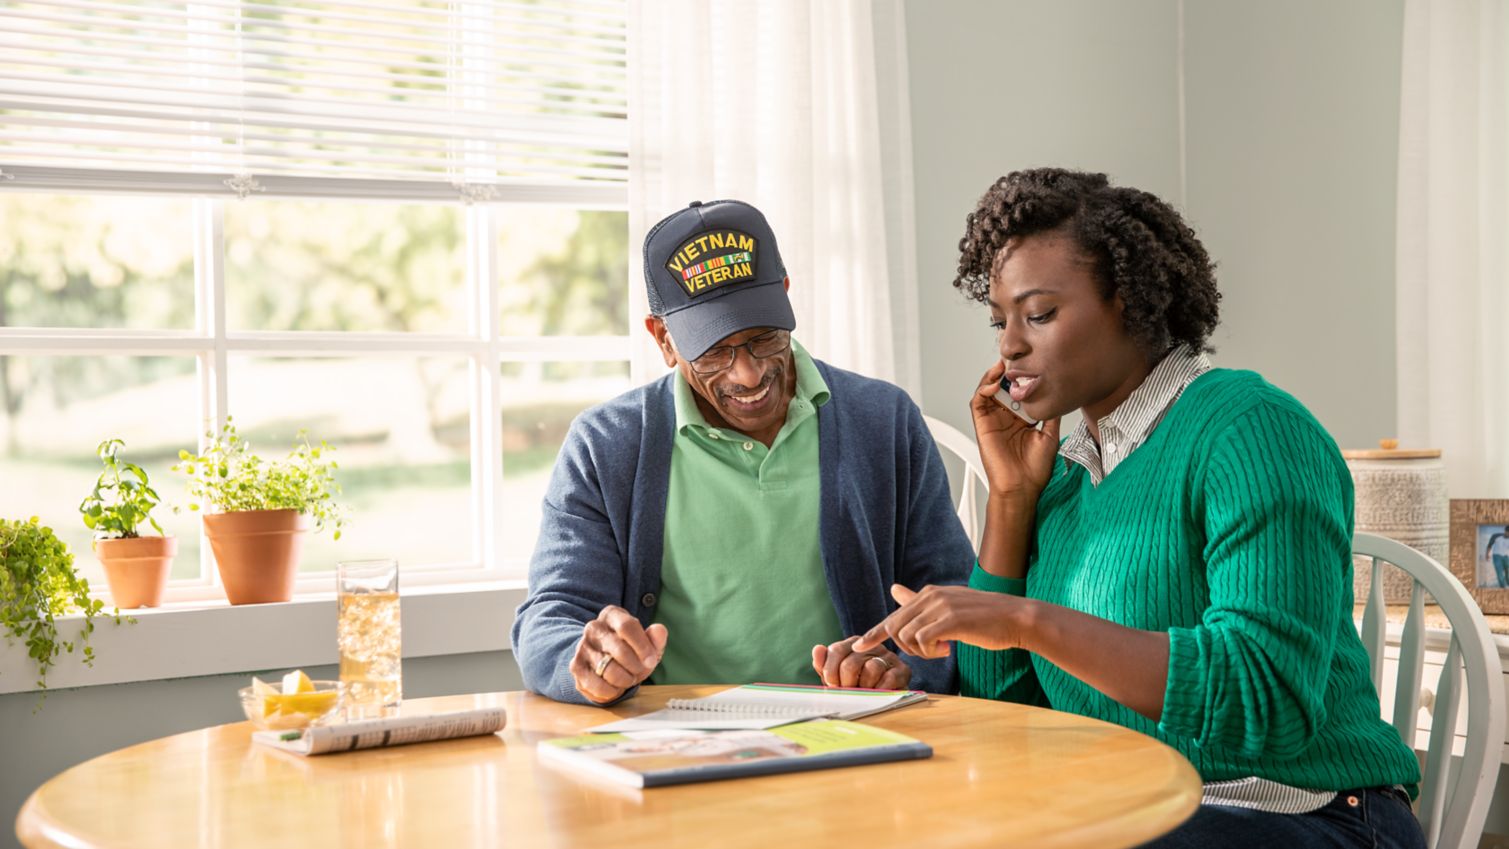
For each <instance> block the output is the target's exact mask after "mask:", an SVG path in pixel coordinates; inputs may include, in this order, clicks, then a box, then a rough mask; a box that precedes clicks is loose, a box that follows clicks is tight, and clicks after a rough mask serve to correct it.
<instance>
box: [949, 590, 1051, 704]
mask: <svg viewBox="0 0 1509 849" xmlns="http://www.w3.org/2000/svg"><path fill="white" fill-rule="evenodd" d="M969 587H970V589H974V590H980V591H982V592H992V593H1004V594H1006V595H1014V596H1023V595H1026V594H1027V582H1026V581H1025V580H1023V579H1021V578H1002V577H1000V576H998V575H992V574H990V573H989V572H987V571H985V570H984V569H981V568H980V564H979V563H976V564H975V569H974V572H973V573H971V574H970V576H969ZM954 655H955V657H956V658H957V659H958V661H959V695H961V696H971V697H973V698H977V699H995V700H996V701H1001V702H1019V703H1021V704H1028V705H1038V706H1041V707H1047V706H1048V697H1047V695H1046V694H1045V693H1044V692H1043V688H1042V686H1041V685H1039V684H1038V680H1037V672H1036V671H1035V670H1034V669H1033V668H1032V655H1031V654H1030V653H1029V652H1027V651H1026V650H1025V649H1006V650H1004V651H992V650H990V649H982V648H980V647H978V646H972V645H970V644H968V643H955V644H954Z"/></svg>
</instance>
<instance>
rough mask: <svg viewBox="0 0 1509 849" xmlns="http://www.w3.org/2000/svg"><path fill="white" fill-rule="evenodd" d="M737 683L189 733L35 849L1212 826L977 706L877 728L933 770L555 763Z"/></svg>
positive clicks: (409, 707) (1152, 783) (1035, 729)
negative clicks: (402, 733) (472, 712)
mask: <svg viewBox="0 0 1509 849" xmlns="http://www.w3.org/2000/svg"><path fill="white" fill-rule="evenodd" d="M720 689H724V688H723V687H721V686H716V687H715V686H674V687H673V686H664V687H644V688H642V689H641V690H640V692H639V693H638V694H637V695H636V696H635V697H634V698H632V699H629V700H626V701H624V702H622V703H620V704H618V705H615V706H613V707H611V708H606V709H605V708H599V707H585V706H581V705H567V704H560V703H558V702H553V701H550V700H549V699H546V698H544V697H541V696H537V695H534V694H532V693H523V692H509V693H486V694H480V695H466V696H446V697H440V698H430V699H417V700H410V701H408V702H405V704H404V706H403V708H402V710H403V711H405V712H414V713H427V712H435V711H443V710H455V709H462V708H471V707H484V706H496V705H501V706H503V707H504V708H505V709H506V710H507V712H508V725H507V728H506V729H505V730H503V731H501V732H499V733H497V734H493V735H488V736H485V737H471V738H466V739H459V740H446V741H440V742H433V743H423V744H416V745H409V746H398V747H393V748H386V749H369V750H364V751H357V752H349V753H342V754H331V755H323V756H316V757H307V758H306V757H301V756H298V755H294V754H291V753H288V752H283V751H279V750H275V749H272V748H269V747H266V746H263V745H260V744H256V743H253V742H252V740H251V732H252V731H253V729H252V727H251V725H250V724H249V723H245V722H241V723H235V724H231V725H220V726H216V727H213V728H205V729H201V730H198V731H189V732H186V733H183V734H176V735H173V736H171V737H164V738H161V739H158V740H152V741H149V742H146V743H142V744H140V745H136V746H131V747H128V748H124V749H120V750H118V751H115V752H111V753H109V754H106V755H103V756H100V757H97V758H95V759H93V760H90V761H87V762H85V763H82V764H80V765H78V766H75V767H73V768H72V769H69V770H67V771H65V772H63V773H61V774H59V775H57V776H56V777H54V778H52V779H51V780H49V781H48V782H47V783H45V784H43V785H42V786H41V787H40V788H38V789H37V791H36V792H35V793H33V794H32V795H31V797H30V798H29V799H28V800H27V801H26V803H25V805H23V806H22V808H21V812H20V815H19V816H18V818H17V821H16V833H17V836H18V837H19V838H20V840H21V843H22V844H23V845H24V846H27V847H30V849H40V847H69V849H89V848H90V847H99V849H114V847H154V849H162V847H207V849H208V847H226V848H227V849H230V847H253V846H255V847H262V848H263V849H303V848H304V847H310V849H350V848H352V847H363V849H370V848H371V847H396V846H419V847H447V849H449V847H535V846H539V847H576V846H581V847H610V846H611V847H688V849H709V847H711V848H712V849H733V847H745V846H750V847H753V846H759V847H778V849H797V847H809V846H812V847H816V846H824V847H827V846H865V847H870V848H871V849H884V847H903V846H905V847H976V846H991V847H1005V846H1033V847H1087V849H1088V847H1094V849H1116V847H1131V846H1136V845H1138V844H1140V843H1142V842H1144V841H1146V840H1149V839H1151V838H1153V837H1156V836H1158V835H1161V834H1164V833H1166V832H1168V831H1170V830H1171V829H1173V828H1174V827H1175V826H1177V825H1178V824H1179V823H1180V822H1182V821H1183V820H1184V819H1185V818H1186V817H1188V816H1189V815H1190V814H1191V813H1193V812H1194V810H1195V808H1196V806H1197V805H1198V804H1199V801H1200V778H1199V776H1198V774H1196V772H1195V770H1194V768H1193V767H1192V766H1190V764H1189V762H1188V761H1187V760H1186V759H1185V758H1184V757H1182V756H1181V755H1180V754H1179V753H1178V752H1176V751H1175V750H1173V749H1172V748H1169V747H1168V746H1166V745H1164V744H1163V743H1160V742H1158V741H1156V740H1154V739H1152V738H1150V737H1147V736H1145V735H1142V734H1139V733H1136V732H1134V731H1130V730H1128V729H1125V728H1122V727H1120V726H1117V725H1111V724H1108V723H1105V722H1100V721H1097V720H1093V719H1086V718H1084V717H1080V716H1074V715H1072V714H1067V713H1060V712H1057V711H1052V710H1046V709H1042V708H1034V707H1028V706H1024V705H1015V704H1006V703H1001V702H992V701H984V700H979V699H968V698H961V697H958V696H931V697H929V698H928V700H927V701H926V702H923V703H920V704H915V705H911V706H908V707H903V708H898V709H895V710H892V711H889V712H886V713H882V714H877V715H874V716H870V717H866V718H865V719H864V720H862V721H864V722H867V723H873V724H874V725H877V726H880V727H883V728H888V729H891V730H893V731H898V732H901V733H902V734H906V735H909V736H911V737H915V738H917V739H918V740H921V741H923V742H925V743H927V744H929V745H930V746H932V748H933V752H934V754H933V756H932V757H931V758H927V759H924V760H914V761H898V762H892V763H880V764H872V765H867V766H854V767H844V768H837V769H826V770H820V771H814V772H802V773H790V774H784V775H772V776H760V777H746V778H738V779H732V780H724V781H710V782H705V783H698V784H686V785H678V786H672V787H657V788H652V789H644V790H639V789H627V788H620V787H617V786H614V785H612V784H606V783H604V782H602V781H600V780H591V779H588V778H585V777H584V776H581V775H579V774H576V773H574V772H572V771H571V770H570V769H566V768H563V767H560V766H558V765H556V764H552V763H541V762H540V760H539V759H538V758H537V757H536V751H535V746H536V744H537V743H538V742H539V741H541V740H545V739H549V738H551V737H559V736H566V735H574V734H577V733H580V732H581V731H582V730H583V729H585V728H588V727H589V726H593V725H597V724H600V723H603V722H608V721H611V720H612V719H614V718H620V717H629V716H634V715H637V714H641V713H645V712H648V711H650V710H654V709H656V708H659V707H661V706H663V705H664V703H665V702H666V700H667V699H669V698H673V697H683V698H684V697H696V696H703V695H708V694H711V693H713V692H716V691H718V690H720Z"/></svg>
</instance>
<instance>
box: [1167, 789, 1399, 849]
mask: <svg viewBox="0 0 1509 849" xmlns="http://www.w3.org/2000/svg"><path fill="white" fill-rule="evenodd" d="M1274 846H1281V847H1284V849H1310V848H1311V847H1326V849H1358V847H1364V849H1425V834H1424V833H1423V832H1421V830H1420V823H1419V821H1418V820H1416V819H1415V815H1414V813H1413V812H1412V811H1411V810H1410V808H1409V799H1408V797H1407V796H1404V794H1403V793H1402V792H1400V791H1397V790H1394V789H1393V788H1391V787H1388V788H1376V787H1374V788H1369V789H1366V790H1343V791H1341V792H1340V793H1338V794H1337V795H1336V799H1335V800H1334V801H1332V802H1331V804H1329V805H1326V806H1325V807H1324V808H1321V809H1319V810H1316V811H1311V812H1310V813H1308V814H1271V813H1268V812H1266V811H1253V810H1249V809H1247V808H1234V807H1231V806H1229V805H1201V806H1200V808H1199V810H1197V811H1195V813H1194V816H1192V817H1190V818H1189V819H1187V820H1185V821H1184V824H1183V825H1181V826H1179V827H1178V828H1177V829H1174V831H1173V832H1171V833H1169V834H1166V835H1164V836H1163V837H1160V838H1158V839H1157V840H1154V841H1153V842H1151V843H1146V844H1143V846H1142V849H1244V847H1253V849H1270V847H1274Z"/></svg>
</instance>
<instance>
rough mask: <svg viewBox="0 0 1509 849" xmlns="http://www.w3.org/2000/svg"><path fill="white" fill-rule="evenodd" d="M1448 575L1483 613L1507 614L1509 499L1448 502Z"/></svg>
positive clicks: (1508, 604) (1508, 605)
mask: <svg viewBox="0 0 1509 849" xmlns="http://www.w3.org/2000/svg"><path fill="white" fill-rule="evenodd" d="M1450 539H1451V573H1452V574H1453V575H1456V576H1457V579H1458V580H1460V581H1461V582H1462V583H1463V584H1464V585H1465V586H1466V587H1467V590H1468V592H1470V593H1472V597H1473V598H1474V599H1476V600H1477V603H1478V606H1479V607H1481V608H1482V609H1483V612H1484V613H1500V614H1504V613H1509V498H1492V499H1452V501H1451V537H1450Z"/></svg>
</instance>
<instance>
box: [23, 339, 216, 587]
mask: <svg viewBox="0 0 1509 849" xmlns="http://www.w3.org/2000/svg"><path fill="white" fill-rule="evenodd" d="M198 391H199V389H198V380H197V378H196V377H195V375H194V360H193V359H192V358H190V357H119V356H112V357H40V356H25V357H20V356H9V355H0V412H3V415H0V516H3V517H5V518H7V519H27V518H30V517H32V516H36V517H38V518H39V519H40V520H41V521H42V524H44V525H47V526H48V527H50V528H52V529H53V531H54V532H55V533H56V534H57V535H58V538H59V539H61V540H63V541H64V542H66V543H68V546H69V548H70V549H72V550H73V555H74V565H75V567H76V568H77V569H78V570H79V572H80V574H82V575H83V576H84V577H86V578H88V579H89V584H90V586H91V587H93V588H95V589H96V590H99V591H103V590H104V589H105V574H104V571H103V570H102V569H101V568H100V565H99V561H98V560H97V559H96V558H95V556H94V552H93V551H92V550H91V549H90V547H89V542H90V540H91V539H92V537H93V532H92V531H90V530H89V529H88V528H86V527H84V522H83V519H82V518H80V516H79V511H78V506H79V502H80V501H83V500H84V497H85V496H87V495H88V494H89V493H90V492H91V491H92V490H93V489H94V483H95V481H96V480H97V479H98V478H99V475H100V471H101V470H102V468H101V466H100V463H99V459H98V457H97V456H96V454H95V448H96V446H98V445H99V443H100V442H102V441H104V440H106V439H111V438H117V439H122V440H125V443H126V445H125V447H124V448H122V449H121V457H122V458H123V459H125V460H127V461H129V462H132V463H135V464H137V465H138V466H141V467H142V470H143V471H145V472H146V473H147V478H148V480H149V481H150V482H151V484H152V488H153V489H155V490H156V491H157V494H158V496H160V497H161V499H162V504H160V505H159V506H158V507H157V509H155V510H154V511H153V512H152V517H153V518H154V519H156V520H157V523H158V524H159V525H161V526H162V529H163V531H164V532H165V533H167V534H169V535H170V536H176V537H178V558H177V559H176V560H175V561H174V562H173V572H172V576H173V577H174V578H194V577H197V576H198V575H199V522H198V517H197V516H196V515H195V514H193V513H190V512H189V511H188V510H183V511H182V512H181V513H179V514H178V515H174V513H173V510H172V505H179V506H180V507H182V506H183V505H184V504H185V503H186V500H185V498H184V486H183V479H182V476H181V475H179V474H177V473H174V472H170V471H168V467H169V466H171V465H173V463H174V462H176V461H177V459H178V451H179V449H181V448H193V447H194V446H195V444H196V442H195V439H196V434H197V433H198V430H199V427H198V424H197V422H198V420H199V405H198V402H197V400H196V399H197V397H198ZM143 530H144V532H145V533H148V534H152V533H155V531H153V530H152V528H151V526H150V525H147V526H145V527H144V529H143Z"/></svg>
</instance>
